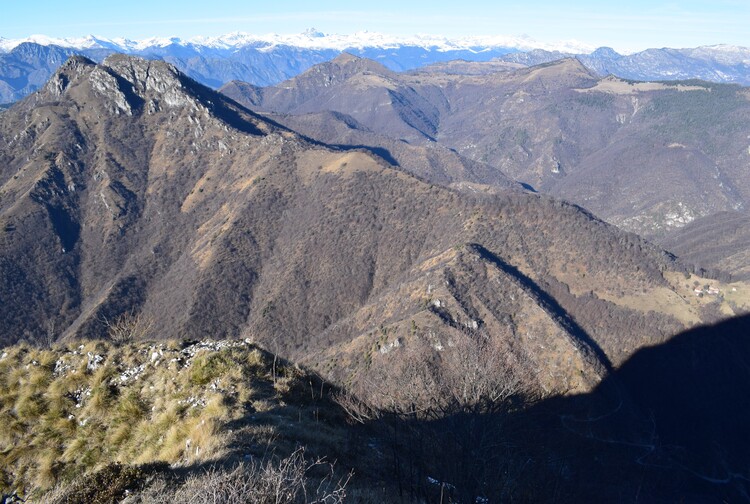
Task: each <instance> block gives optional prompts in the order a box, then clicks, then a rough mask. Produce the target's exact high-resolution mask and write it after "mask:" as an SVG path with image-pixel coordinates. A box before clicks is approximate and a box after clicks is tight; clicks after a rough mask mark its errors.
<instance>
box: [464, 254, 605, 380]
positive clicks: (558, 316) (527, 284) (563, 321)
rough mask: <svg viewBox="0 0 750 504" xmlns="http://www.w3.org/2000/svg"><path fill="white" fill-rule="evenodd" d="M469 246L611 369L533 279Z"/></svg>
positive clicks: (591, 341) (596, 347) (601, 353)
mask: <svg viewBox="0 0 750 504" xmlns="http://www.w3.org/2000/svg"><path fill="white" fill-rule="evenodd" d="M469 247H470V248H471V249H472V250H474V251H475V252H476V253H477V254H479V256H480V257H481V258H482V259H484V260H486V261H489V262H490V263H492V264H494V265H495V266H496V267H497V268H499V269H500V270H502V271H503V272H505V273H506V274H508V275H510V276H511V277H512V278H514V279H515V280H516V281H517V282H518V283H519V284H520V285H521V286H522V287H523V289H524V290H525V291H526V292H527V293H528V294H529V295H530V296H531V297H532V298H533V299H534V301H536V302H537V303H538V304H539V306H541V307H542V308H543V309H544V310H545V311H546V312H547V313H548V314H549V315H550V316H551V317H552V318H553V319H554V320H555V321H557V323H558V324H560V326H561V327H562V328H563V329H564V330H565V331H566V332H567V333H568V334H570V335H571V336H572V337H573V340H574V341H573V344H574V345H575V346H576V348H578V349H579V350H580V351H581V352H582V353H583V354H584V355H585V356H586V357H590V358H593V359H595V360H596V361H597V362H598V364H599V365H600V366H601V367H602V368H604V370H605V371H606V372H611V371H612V363H611V362H610V360H609V357H607V354H606V353H604V350H602V348H601V347H600V346H599V344H598V343H597V342H596V341H594V339H593V338H592V337H591V336H589V334H588V333H587V332H586V331H585V330H584V329H583V327H581V326H580V325H578V323H577V322H576V321H575V320H574V319H573V317H571V316H570V314H569V313H568V312H567V311H565V309H564V308H563V307H562V306H560V303H558V302H557V300H556V299H555V298H554V297H552V296H551V295H550V294H549V293H547V292H546V291H545V290H544V289H542V288H541V287H540V286H539V285H538V284H537V283H536V282H534V280H532V279H531V278H529V277H528V276H526V275H524V274H523V273H522V272H521V271H519V270H518V268H516V267H515V266H513V265H511V264H508V263H506V262H505V261H503V260H502V259H500V258H499V257H497V256H496V255H495V254H493V253H492V252H490V251H489V250H487V249H486V248H484V247H483V246H482V245H479V244H470V245H469Z"/></svg>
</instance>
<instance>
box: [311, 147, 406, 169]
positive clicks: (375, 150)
mask: <svg viewBox="0 0 750 504" xmlns="http://www.w3.org/2000/svg"><path fill="white" fill-rule="evenodd" d="M321 145H325V146H327V147H334V148H336V149H341V150H343V151H350V150H365V151H367V152H369V153H370V154H372V155H374V156H377V157H379V158H381V159H383V160H384V161H385V162H386V163H388V164H390V165H391V166H396V167H400V166H401V165H399V163H398V161H397V160H396V158H394V157H393V156H392V155H391V153H390V151H389V150H388V149H386V148H384V147H373V146H370V145H344V144H332V145H330V144H324V143H321Z"/></svg>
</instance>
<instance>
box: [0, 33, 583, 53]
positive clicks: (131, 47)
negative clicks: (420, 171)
mask: <svg viewBox="0 0 750 504" xmlns="http://www.w3.org/2000/svg"><path fill="white" fill-rule="evenodd" d="M24 42H34V43H37V44H40V45H56V46H60V47H66V48H73V49H96V48H102V49H115V50H117V51H121V52H136V51H145V50H148V49H150V48H164V47H167V46H169V45H172V44H175V45H181V46H193V47H195V48H196V49H199V48H201V47H205V48H209V49H217V50H237V49H241V48H243V47H247V46H252V45H267V46H270V47H273V46H282V45H283V46H293V47H300V48H304V49H336V50H340V51H343V50H345V49H352V48H356V49H363V48H381V49H395V48H398V47H403V46H414V47H422V48H425V49H432V50H438V51H456V50H481V49H485V48H496V47H503V48H508V49H518V50H529V49H544V50H548V51H555V50H557V51H561V52H574V53H590V52H591V51H593V50H594V49H595V48H594V47H593V46H590V45H588V44H585V43H582V42H579V41H576V40H567V41H561V42H559V43H544V42H539V41H536V40H534V39H532V38H530V37H527V36H520V37H514V36H505V35H491V36H470V37H457V38H450V37H445V36H438V35H429V34H418V35H412V36H400V35H388V34H384V33H379V32H369V31H359V32H355V33H351V34H325V33H322V32H319V31H317V30H315V28H310V29H308V30H305V31H304V32H302V33H297V34H275V33H270V34H265V35H255V34H250V33H246V32H239V31H238V32H231V33H227V34H224V35H221V36H217V37H208V36H198V37H192V38H190V39H185V40H183V39H181V38H179V37H151V38H147V39H143V40H136V41H133V40H129V39H125V38H115V39H108V38H104V37H96V36H93V35H88V36H86V37H76V38H55V37H48V36H46V35H31V36H29V37H26V38H24V39H6V38H1V37H0V50H2V51H4V52H8V51H10V50H12V49H13V48H14V47H16V46H18V45H19V44H22V43H24Z"/></svg>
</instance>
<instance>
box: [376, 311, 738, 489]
mask: <svg viewBox="0 0 750 504" xmlns="http://www.w3.org/2000/svg"><path fill="white" fill-rule="evenodd" d="M612 382H616V385H615V386H616V387H618V388H620V387H621V388H622V389H624V391H625V392H626V394H627V395H629V396H631V397H632V400H631V401H627V402H624V403H623V404H621V405H619V406H615V407H612V403H611V401H610V397H609V396H610V395H609V391H610V390H611V389H612ZM524 404H525V403H524V399H523V398H519V399H518V402H516V403H513V402H512V401H511V402H508V403H506V405H505V407H504V408H502V409H501V410H500V411H490V412H489V413H478V412H476V411H474V412H472V410H471V408H464V409H463V410H461V411H457V412H456V413H455V414H452V415H449V416H447V417H443V418H439V419H434V420H430V421H416V420H412V421H409V420H406V419H404V418H400V419H395V418H391V419H390V420H388V417H385V418H384V419H382V420H381V422H382V425H381V428H385V427H387V428H388V429H390V431H389V432H390V434H389V436H390V437H389V438H383V442H384V443H386V445H389V453H391V454H392V458H391V459H389V460H388V463H389V464H390V465H391V470H392V472H393V474H394V476H393V480H392V481H394V482H398V485H399V486H400V489H401V492H402V495H404V497H405V501H407V502H411V501H417V500H422V501H424V502H435V503H437V502H445V501H446V499H447V498H448V497H449V496H450V498H452V499H457V500H456V501H457V502H475V501H476V502H479V501H480V500H482V501H483V502H506V501H507V502H511V501H512V502H621V503H630V502H659V503H662V502H664V503H666V502H690V503H713V502H716V503H724V502H747V501H750V428H748V426H750V316H745V317H742V318H735V319H732V320H729V321H725V322H722V323H720V324H717V325H714V326H706V327H700V328H697V329H693V330H690V331H687V332H685V333H683V334H680V335H678V336H676V337H674V338H673V339H672V340H670V341H669V342H667V343H665V344H662V345H660V346H656V347H651V348H645V349H642V350H640V351H638V352H637V353H636V354H635V355H634V356H633V357H631V358H630V359H629V360H628V361H627V362H626V363H625V364H624V365H623V366H622V367H621V368H619V369H617V370H615V371H613V373H612V374H611V376H610V377H608V378H606V379H605V380H604V381H603V382H602V383H601V384H600V386H598V387H597V388H596V389H595V390H594V391H592V392H591V393H588V394H583V395H579V396H568V397H554V398H550V399H546V400H543V401H540V402H537V403H536V404H534V405H531V406H524ZM485 499H486V500H485Z"/></svg>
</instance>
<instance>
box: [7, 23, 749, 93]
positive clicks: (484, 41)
mask: <svg viewBox="0 0 750 504" xmlns="http://www.w3.org/2000/svg"><path fill="white" fill-rule="evenodd" d="M24 47H25V48H26V49H23V48H24ZM30 47H35V48H36V49H34V50H35V51H36V52H40V51H44V52H46V53H48V54H49V56H47V57H46V58H45V59H43V60H41V59H38V60H37V61H32V62H29V61H25V60H24V56H23V54H22V53H24V52H28V51H29V50H30V49H29V48H30ZM346 51H348V52H351V53H353V54H355V55H357V56H362V57H366V58H369V59H373V60H377V61H379V62H380V63H382V64H383V65H385V66H386V67H388V68H389V69H391V70H396V71H404V70H413V69H417V68H421V67H424V66H426V65H430V64H434V63H444V62H448V61H453V60H461V59H463V60H467V61H491V60H497V61H505V62H515V63H519V62H520V63H523V64H524V65H526V66H529V65H534V64H539V63H544V62H549V61H552V60H554V59H560V58H564V57H576V58H578V59H580V60H581V61H583V62H584V63H585V64H586V66H587V67H588V68H590V69H592V70H595V71H597V72H598V73H599V74H601V75H606V74H608V73H615V74H617V75H619V76H620V77H623V78H630V79H640V80H664V79H671V80H674V79H688V78H702V79H708V80H713V81H718V82H737V83H744V84H750V63H748V62H750V50H749V49H747V48H743V47H736V46H727V45H715V46H703V47H699V48H693V49H668V48H662V49H648V50H645V51H640V52H637V53H632V54H626V55H621V54H618V53H616V52H614V51H613V50H611V49H609V48H599V49H595V48H594V47H585V48H584V47H581V46H580V44H572V45H570V44H569V45H567V46H566V45H564V44H563V45H562V46H560V45H549V44H542V43H536V42H534V41H533V40H530V39H528V38H524V37H515V38H514V37H510V38H509V37H502V36H493V37H477V38H467V39H463V40H452V39H450V38H447V37H433V36H415V37H406V38H403V37H401V38H399V37H392V36H386V35H382V34H376V33H369V32H361V33H357V34H352V35H325V34H321V33H320V32H317V31H315V30H308V31H307V32H305V33H302V34H298V35H289V36H270V35H269V36H255V35H248V34H242V33H234V34H228V35H226V36H221V37H213V38H211V37H197V38H195V39H191V40H189V41H184V40H182V39H179V38H176V37H172V38H162V39H159V38H151V39H145V40H143V41H140V42H134V41H129V40H126V39H112V40H110V39H104V38H97V37H94V36H88V37H81V38H74V39H54V38H51V37H46V36H32V37H28V38H26V39H15V40H9V39H3V40H2V41H1V42H0V102H2V103H7V102H12V101H17V100H18V99H20V98H22V97H23V96H25V95H27V94H28V93H30V92H31V91H34V90H35V89H36V88H37V87H38V86H39V85H41V84H42V83H43V81H44V80H46V79H47V78H48V77H49V76H50V75H51V73H52V72H53V71H54V68H55V67H56V65H59V64H60V63H61V61H60V59H63V60H64V58H65V57H67V56H69V55H70V54H71V53H72V52H75V53H78V54H83V55H85V56H87V57H90V58H92V59H94V60H95V61H102V60H103V59H104V58H105V57H106V56H108V55H109V54H112V53H113V52H122V53H126V54H132V55H137V56H142V57H146V58H151V59H164V60H166V61H168V62H170V63H172V64H174V65H175V66H177V67H178V68H180V70H182V71H183V72H184V73H186V74H188V75H189V76H190V77H192V78H194V79H196V80H198V81H199V82H201V83H203V84H206V85H209V86H211V87H214V88H218V87H220V86H222V85H224V84H226V83H228V82H230V81H231V80H241V81H246V82H251V83H253V84H256V85H263V86H267V85H271V84H277V83H279V82H281V81H283V80H286V79H289V78H291V77H294V76H296V75H299V74H300V73H301V72H303V71H305V70H307V69H308V68H310V67H312V66H313V65H315V64H318V63H323V62H325V61H330V60H331V59H333V58H335V57H336V56H337V55H339V54H341V53H342V52H346ZM55 62H56V63H55ZM655 62H656V63H655ZM18 78H21V79H25V80H27V81H28V82H29V83H30V85H29V86H26V84H25V83H23V82H22V83H18V82H16V80H17V79H18Z"/></svg>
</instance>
